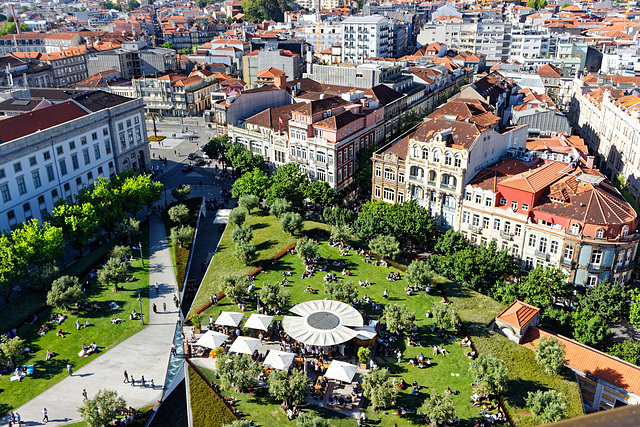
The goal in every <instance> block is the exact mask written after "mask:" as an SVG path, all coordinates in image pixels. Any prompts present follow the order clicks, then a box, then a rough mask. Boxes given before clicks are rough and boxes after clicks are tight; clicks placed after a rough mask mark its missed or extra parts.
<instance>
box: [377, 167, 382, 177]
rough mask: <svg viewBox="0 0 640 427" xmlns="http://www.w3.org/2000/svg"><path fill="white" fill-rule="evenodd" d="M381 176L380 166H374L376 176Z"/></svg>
mask: <svg viewBox="0 0 640 427" xmlns="http://www.w3.org/2000/svg"><path fill="white" fill-rule="evenodd" d="M381 176H382V168H381V167H380V166H376V178H380V177H381Z"/></svg>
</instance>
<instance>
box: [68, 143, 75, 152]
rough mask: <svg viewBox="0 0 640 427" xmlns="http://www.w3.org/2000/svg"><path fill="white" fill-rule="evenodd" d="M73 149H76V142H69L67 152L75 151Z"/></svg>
mask: <svg viewBox="0 0 640 427" xmlns="http://www.w3.org/2000/svg"><path fill="white" fill-rule="evenodd" d="M75 148H76V142H75V141H71V142H69V150H75Z"/></svg>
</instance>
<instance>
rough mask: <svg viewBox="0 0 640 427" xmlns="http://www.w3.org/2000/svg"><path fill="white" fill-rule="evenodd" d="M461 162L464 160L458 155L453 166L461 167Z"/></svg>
mask: <svg viewBox="0 0 640 427" xmlns="http://www.w3.org/2000/svg"><path fill="white" fill-rule="evenodd" d="M461 163H462V160H461V159H460V157H459V156H456V157H455V159H454V160H453V166H454V167H456V168H459V167H460V165H461Z"/></svg>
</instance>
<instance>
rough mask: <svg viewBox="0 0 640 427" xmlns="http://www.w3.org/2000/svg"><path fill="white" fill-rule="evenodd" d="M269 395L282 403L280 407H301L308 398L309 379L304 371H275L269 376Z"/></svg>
mask: <svg viewBox="0 0 640 427" xmlns="http://www.w3.org/2000/svg"><path fill="white" fill-rule="evenodd" d="M267 382H268V384H269V395H270V396H271V397H273V398H274V399H277V400H281V401H282V407H283V408H285V409H288V408H291V407H293V406H294V405H302V404H303V403H304V402H306V400H307V397H308V396H309V388H310V386H311V378H309V376H307V374H306V373H305V372H304V371H299V370H297V369H293V370H292V371H291V372H289V371H288V370H286V369H282V370H277V371H274V372H272V373H271V374H269V377H268V378H267Z"/></svg>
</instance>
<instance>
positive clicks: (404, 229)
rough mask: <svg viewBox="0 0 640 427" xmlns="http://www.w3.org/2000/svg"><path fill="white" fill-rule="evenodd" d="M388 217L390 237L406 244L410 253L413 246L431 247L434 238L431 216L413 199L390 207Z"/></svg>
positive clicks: (434, 231)
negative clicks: (390, 229) (390, 230)
mask: <svg viewBox="0 0 640 427" xmlns="http://www.w3.org/2000/svg"><path fill="white" fill-rule="evenodd" d="M388 215H389V216H388V221H389V224H390V226H391V228H392V235H393V236H394V237H395V238H396V239H398V240H399V241H401V242H407V243H408V244H409V246H410V250H411V252H413V248H414V246H423V247H426V248H430V247H433V244H434V243H435V236H436V227H435V223H434V220H433V216H432V215H431V214H430V213H429V211H427V209H426V208H425V207H424V206H420V205H418V202H417V201H416V200H415V199H411V200H408V201H405V202H403V203H396V204H394V205H391V206H390V207H389V214H388Z"/></svg>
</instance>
